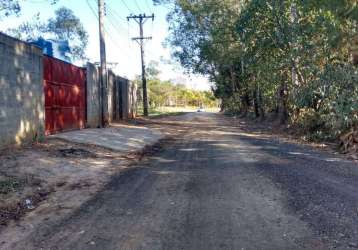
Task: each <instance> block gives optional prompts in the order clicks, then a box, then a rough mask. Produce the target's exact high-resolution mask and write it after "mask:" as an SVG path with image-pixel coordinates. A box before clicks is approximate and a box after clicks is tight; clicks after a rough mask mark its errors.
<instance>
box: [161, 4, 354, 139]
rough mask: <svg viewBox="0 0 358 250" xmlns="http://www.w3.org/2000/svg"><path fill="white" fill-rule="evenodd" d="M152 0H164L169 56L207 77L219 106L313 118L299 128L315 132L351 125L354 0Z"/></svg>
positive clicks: (295, 119)
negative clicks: (166, 14)
mask: <svg viewBox="0 0 358 250" xmlns="http://www.w3.org/2000/svg"><path fill="white" fill-rule="evenodd" d="M156 2H157V3H158V4H168V3H172V5H168V6H172V7H171V8H172V10H171V12H170V13H169V15H168V18H167V19H168V21H169V26H170V35H169V38H168V44H169V45H170V46H171V47H172V54H173V56H174V58H176V59H177V61H178V62H180V64H181V65H182V66H183V67H185V68H187V70H189V71H192V72H195V73H200V74H204V75H208V76H209V77H210V79H211V81H212V82H213V83H214V84H215V86H214V87H213V91H214V94H215V96H216V97H217V98H220V99H222V108H223V109H224V110H225V111H228V112H238V113H240V114H241V115H243V116H244V115H248V114H251V113H253V114H254V115H255V116H256V117H259V118H261V119H263V118H264V117H265V113H270V114H273V115H275V116H276V117H277V118H278V121H280V123H282V124H287V123H290V124H291V125H293V126H299V127H305V124H306V123H309V124H310V125H313V123H316V124H315V125H313V126H311V128H313V129H308V130H307V131H309V132H310V133H315V134H322V135H323V134H326V135H331V136H336V135H337V134H339V133H340V132H342V131H344V130H346V129H348V128H350V127H354V126H357V120H358V117H357V113H356V112H355V111H354V110H356V108H355V106H356V105H355V102H354V99H357V98H358V97H357V95H358V94H357V91H358V90H357V88H358V86H357V84H355V85H354V84H353V82H352V81H351V80H349V79H351V77H352V76H354V75H355V76H356V72H357V69H356V66H352V62H355V61H356V60H355V59H354V58H355V56H354V55H355V54H354V51H355V50H356V49H357V44H358V42H357V41H358V40H357V33H356V30H357V27H356V25H357V23H356V20H357V4H356V1H355V0H322V1H321V0H319V1H310V0H304V1H299V0H220V1H219V0H201V1H191V0H172V1H170V0H157V1H156ZM350 58H353V60H350ZM346 76H349V77H346ZM327 78H328V79H329V80H327ZM355 79H356V78H355ZM342 86H344V88H343V87H342ZM344 89H349V91H348V92H347V91H345V90H344ZM339 96H344V100H345V101H342V100H343V99H342V98H340V97H339ZM307 114H313V115H312V116H311V115H307ZM312 117H315V118H314V119H311V118H312ZM332 124H334V125H332Z"/></svg>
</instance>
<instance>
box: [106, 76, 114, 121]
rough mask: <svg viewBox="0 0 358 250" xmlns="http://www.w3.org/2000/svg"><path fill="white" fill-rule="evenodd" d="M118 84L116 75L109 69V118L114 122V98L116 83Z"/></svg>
mask: <svg viewBox="0 0 358 250" xmlns="http://www.w3.org/2000/svg"><path fill="white" fill-rule="evenodd" d="M115 84H116V75H115V74H114V73H113V72H112V71H111V70H108V88H107V94H108V118H109V122H113V120H114V119H113V118H114V114H113V105H115V103H113V102H114V100H115V98H114V95H115V92H114V89H113V88H114V85H115Z"/></svg>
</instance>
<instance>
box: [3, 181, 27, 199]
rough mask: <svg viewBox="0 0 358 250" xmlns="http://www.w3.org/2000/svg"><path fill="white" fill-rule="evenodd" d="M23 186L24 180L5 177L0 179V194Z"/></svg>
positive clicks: (14, 190)
mask: <svg viewBox="0 0 358 250" xmlns="http://www.w3.org/2000/svg"><path fill="white" fill-rule="evenodd" d="M23 186H24V181H23V180H21V179H18V178H15V177H5V178H4V179H3V180H0V194H5V195H6V194H9V193H11V192H16V191H17V190H19V189H21V188H22V187H23Z"/></svg>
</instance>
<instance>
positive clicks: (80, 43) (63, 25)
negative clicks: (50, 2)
mask: <svg viewBox="0 0 358 250" xmlns="http://www.w3.org/2000/svg"><path fill="white" fill-rule="evenodd" d="M8 32H9V33H10V34H11V35H13V36H15V37H17V38H19V39H23V40H27V41H30V40H37V39H38V38H40V37H45V38H51V39H54V40H59V41H68V42H69V46H70V54H71V58H72V59H73V60H78V59H80V60H81V59H85V58H86V55H85V50H86V47H87V44H88V33H87V31H86V30H85V29H84V27H83V25H82V23H81V21H80V19H79V18H78V17H77V16H75V15H74V13H73V11H72V10H70V9H68V8H66V7H61V8H59V9H57V10H56V11H55V17H54V18H49V19H48V20H47V21H46V22H43V21H41V19H40V14H37V15H35V16H34V17H33V19H32V20H31V21H29V22H24V23H22V24H20V25H19V26H18V27H17V28H13V29H9V30H8Z"/></svg>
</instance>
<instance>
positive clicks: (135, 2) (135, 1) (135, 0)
mask: <svg viewBox="0 0 358 250" xmlns="http://www.w3.org/2000/svg"><path fill="white" fill-rule="evenodd" d="M134 4H135V5H136V6H137V9H138V10H139V11H140V12H143V11H142V9H141V8H140V7H139V4H138V2H137V0H134Z"/></svg>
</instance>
